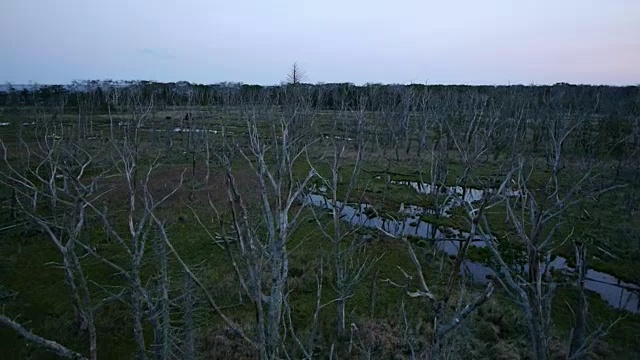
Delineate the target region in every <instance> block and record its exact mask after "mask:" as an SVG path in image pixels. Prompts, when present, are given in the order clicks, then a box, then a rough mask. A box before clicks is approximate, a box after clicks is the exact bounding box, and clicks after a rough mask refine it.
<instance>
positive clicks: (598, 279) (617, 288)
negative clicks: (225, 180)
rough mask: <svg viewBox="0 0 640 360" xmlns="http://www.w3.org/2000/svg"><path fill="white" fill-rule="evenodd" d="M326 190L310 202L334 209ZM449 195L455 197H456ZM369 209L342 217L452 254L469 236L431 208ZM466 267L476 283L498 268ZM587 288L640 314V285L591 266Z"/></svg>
mask: <svg viewBox="0 0 640 360" xmlns="http://www.w3.org/2000/svg"><path fill="white" fill-rule="evenodd" d="M394 183H396V184H399V185H408V186H412V187H413V188H414V189H416V190H417V191H418V192H422V193H430V192H431V190H432V189H431V186H430V185H428V184H420V183H417V182H407V181H394ZM322 190H324V189H320V193H311V194H307V195H306V203H307V204H310V205H313V206H317V207H323V208H326V209H329V210H332V209H333V206H332V205H331V201H330V200H329V199H328V198H327V197H325V196H324V195H322ZM445 193H446V194H452V193H455V194H459V195H460V196H461V195H462V193H463V189H462V188H460V187H448V188H446V191H445ZM464 193H465V196H464V197H465V200H466V201H471V202H474V201H479V200H481V199H482V197H483V196H484V192H483V191H482V190H479V189H468V190H467V191H466V192H464ZM513 195H517V192H515V191H514V192H513ZM448 198H450V199H454V198H455V197H448ZM337 205H338V207H341V206H342V203H340V202H338V204H337ZM446 206H447V208H446V209H451V208H452V207H453V206H455V204H453V203H448V204H447V205H446ZM368 209H371V210H372V207H371V205H368V204H353V205H350V204H348V205H346V206H344V208H343V210H342V212H341V218H342V219H343V220H345V221H348V222H349V223H351V224H353V225H357V226H363V227H367V228H373V229H378V230H381V231H384V232H387V233H389V234H391V235H394V236H409V235H411V236H415V237H418V238H422V239H427V240H429V241H433V242H435V245H436V247H437V248H438V249H440V250H441V251H444V252H445V253H447V254H449V255H456V254H457V253H458V245H459V239H460V238H464V237H465V236H466V235H468V233H464V232H461V231H459V230H455V229H446V230H445V232H446V234H445V232H443V231H440V230H439V229H438V228H437V227H436V226H434V225H433V224H430V223H428V222H425V221H423V220H421V218H420V215H422V214H424V213H429V210H425V209H423V208H420V207H418V206H414V205H409V206H402V207H401V209H400V210H399V213H404V214H406V216H405V217H404V219H401V220H391V219H385V218H380V217H370V214H371V210H368ZM446 209H445V210H446ZM431 212H433V210H431ZM368 214H369V215H368ZM471 246H478V247H484V246H486V244H485V243H484V241H483V240H482V238H481V237H480V236H478V237H477V238H475V239H473V240H472V243H471ZM462 266H463V268H464V269H463V270H464V272H465V273H466V274H468V275H469V276H470V277H471V278H472V279H473V281H474V283H478V284H483V283H487V282H488V281H489V280H488V277H490V276H495V271H494V270H493V269H491V268H490V267H488V266H486V265H484V264H481V263H478V262H474V261H470V260H465V261H464V262H463V265H462ZM549 267H550V269H552V270H559V271H563V272H572V271H573V269H572V268H571V267H569V265H568V263H567V259H565V258H563V257H560V256H558V257H556V258H555V259H554V260H553V261H552V262H551V263H550V264H549ZM585 288H586V289H587V290H590V291H593V292H596V293H598V294H599V295H600V297H601V298H602V299H603V300H605V301H606V302H607V303H608V304H609V305H611V306H612V307H615V308H617V309H623V310H626V311H629V312H633V313H640V286H637V285H635V284H630V283H627V282H624V281H621V280H620V279H618V278H616V277H615V276H613V275H610V274H607V273H603V272H600V271H596V270H593V269H588V270H587V277H586V281H585Z"/></svg>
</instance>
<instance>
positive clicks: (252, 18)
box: [0, 0, 640, 85]
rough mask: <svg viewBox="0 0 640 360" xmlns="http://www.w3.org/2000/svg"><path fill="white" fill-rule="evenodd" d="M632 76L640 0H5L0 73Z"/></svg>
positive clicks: (409, 78)
mask: <svg viewBox="0 0 640 360" xmlns="http://www.w3.org/2000/svg"><path fill="white" fill-rule="evenodd" d="M295 61H298V62H299V63H300V64H301V66H302V68H303V69H304V71H305V72H306V74H307V76H306V77H307V80H308V82H311V83H316V82H353V83H356V84H362V83H366V82H382V83H410V82H413V83H429V84H452V83H455V84H530V83H536V84H553V83H556V82H570V83H585V84H612V85H617V84H631V85H633V84H638V83H640V1H639V0H535V1H534V0H529V1H524V0H439V1H431V0H393V1H381V0H324V1H303V0H297V1H296V0H290V1H288V0H261V1H260V0H253V1H251V0H226V1H218V0H128V1H125V0H102V1H96V0H0V82H7V81H8V82H12V83H16V84H20V83H28V82H30V81H31V82H37V83H41V84H52V83H69V82H71V81H72V80H87V79H114V80H137V79H140V80H142V79H144V80H156V81H180V80H185V81H190V82H198V83H216V82H221V81H234V82H244V83H248V84H278V83H280V82H281V81H283V80H284V79H285V77H286V73H287V71H288V69H289V67H290V66H291V64H292V63H293V62H295Z"/></svg>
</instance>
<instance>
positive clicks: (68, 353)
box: [0, 315, 86, 360]
mask: <svg viewBox="0 0 640 360" xmlns="http://www.w3.org/2000/svg"><path fill="white" fill-rule="evenodd" d="M0 324H2V325H4V326H6V327H9V328H11V329H13V330H14V331H15V332H17V333H18V334H19V335H20V336H22V337H24V338H25V339H26V340H27V341H29V342H30V343H33V344H35V345H37V346H39V347H42V348H44V349H47V350H49V351H51V352H53V353H55V354H56V355H58V356H60V357H63V358H66V359H77V360H81V359H86V357H84V356H82V355H81V354H79V353H77V352H75V351H73V350H70V349H69V348H67V347H65V346H63V345H60V344H59V343H57V342H55V341H53V340H48V339H45V338H43V337H41V336H38V335H35V334H34V333H32V332H31V331H29V330H27V329H25V328H24V326H22V325H20V323H18V322H16V321H13V320H11V319H10V318H8V317H6V316H4V315H0Z"/></svg>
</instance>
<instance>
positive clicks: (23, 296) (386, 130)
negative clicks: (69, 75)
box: [0, 84, 640, 359]
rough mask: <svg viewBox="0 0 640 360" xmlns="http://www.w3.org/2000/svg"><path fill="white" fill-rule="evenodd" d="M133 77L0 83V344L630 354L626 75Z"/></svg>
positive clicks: (639, 99)
mask: <svg viewBox="0 0 640 360" xmlns="http://www.w3.org/2000/svg"><path fill="white" fill-rule="evenodd" d="M152 85H153V84H130V85H129V86H128V87H118V88H115V87H114V88H109V87H105V88H104V89H102V88H92V89H91V90H90V91H86V92H79V93H71V94H69V93H66V92H62V91H61V90H60V89H53V90H55V91H53V90H52V91H49V92H43V91H39V92H38V93H34V94H32V96H33V98H31V97H29V96H27V95H25V94H23V93H12V94H9V95H7V93H5V95H3V96H4V97H3V100H5V102H6V103H7V106H5V107H4V108H3V109H4V110H2V113H1V114H0V140H2V145H3V149H0V150H1V153H2V155H3V159H4V160H3V161H2V163H0V200H1V201H2V203H1V207H0V309H2V310H1V311H0V315H4V318H0V319H3V320H2V321H0V354H9V355H8V356H7V357H5V356H4V355H3V358H16V359H21V358H34V359H49V358H51V359H53V358H57V356H58V355H60V354H62V355H68V354H67V353H65V352H64V351H73V352H77V353H79V354H80V355H81V356H83V357H87V358H101V359H102V358H104V359H122V358H147V357H150V358H162V359H169V358H179V359H199V358H207V359H209V358H210V359H217V358H246V359H253V358H261V359H275V358H287V357H288V358H293V359H298V358H350V359H351V358H353V359H356V358H381V359H385V358H424V357H427V358H433V359H435V358H446V359H467V358H474V359H493V358H499V359H520V358H526V359H551V358H553V359H556V358H557V359H560V358H575V359H585V358H603V359H604V358H621V359H624V358H628V359H637V358H638V357H640V300H639V299H640V261H639V260H638V259H640V221H638V220H637V217H638V206H639V205H638V202H639V201H640V160H639V159H640V157H639V156H638V155H640V153H639V151H640V91H639V90H638V89H635V90H634V89H627V88H622V89H618V88H595V87H571V86H566V85H558V86H555V87H547V88H545V89H538V88H536V87H513V88H510V87H499V88H493V87H489V88H488V89H487V88H473V87H468V88H467V87H461V88H459V87H449V88H447V87H438V86H436V87H412V86H406V87H405V86H388V87H384V86H378V87H376V86H370V87H355V86H352V85H350V86H347V85H344V84H338V85H340V86H338V85H336V86H335V87H333V88H328V89H324V88H322V87H321V86H315V87H314V86H307V85H304V84H295V85H287V86H282V87H273V88H265V89H255V88H252V87H249V88H243V89H242V91H241V92H231V93H230V91H231V90H229V89H208V90H206V91H205V90H203V89H202V88H201V87H193V88H190V89H191V90H190V91H187V92H184V93H180V92H176V93H172V94H173V95H172V96H168V95H167V93H168V92H166V91H165V90H163V88H162V86H161V85H162V84H160V85H157V86H159V87H158V88H153V87H152ZM150 86H151V87H150ZM97 89H99V90H97ZM176 94H177V95H176ZM33 99H35V100H33ZM596 99H597V100H596ZM9 320H11V322H10V321H9ZM18 334H20V335H21V336H19V335H18ZM29 335H31V336H37V338H35V339H34V338H29ZM44 339H49V340H51V341H55V342H56V343H57V344H56V345H55V346H54V345H51V343H44V342H43V341H44ZM56 346H59V347H60V348H57V347H56ZM56 349H57V350H58V351H57V352H58V355H56V354H54V352H55V351H54V350H56Z"/></svg>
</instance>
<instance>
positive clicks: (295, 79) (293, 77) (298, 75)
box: [287, 61, 306, 85]
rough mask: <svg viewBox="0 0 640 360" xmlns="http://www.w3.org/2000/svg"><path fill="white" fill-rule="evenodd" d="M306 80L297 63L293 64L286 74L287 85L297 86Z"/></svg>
mask: <svg viewBox="0 0 640 360" xmlns="http://www.w3.org/2000/svg"><path fill="white" fill-rule="evenodd" d="M305 80H306V74H305V72H304V70H303V69H302V67H301V66H300V64H298V62H297V61H296V62H294V63H293V65H291V69H290V70H289V73H288V74H287V83H288V84H291V85H298V84H301V83H303V82H304V81H305Z"/></svg>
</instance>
